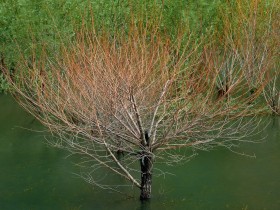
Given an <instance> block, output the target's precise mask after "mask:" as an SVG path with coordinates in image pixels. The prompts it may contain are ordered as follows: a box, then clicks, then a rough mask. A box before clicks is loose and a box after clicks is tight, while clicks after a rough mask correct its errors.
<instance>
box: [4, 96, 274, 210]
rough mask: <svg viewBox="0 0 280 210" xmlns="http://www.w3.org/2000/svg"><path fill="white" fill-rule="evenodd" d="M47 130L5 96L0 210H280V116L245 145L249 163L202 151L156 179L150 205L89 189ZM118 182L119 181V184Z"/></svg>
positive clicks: (223, 152)
mask: <svg viewBox="0 0 280 210" xmlns="http://www.w3.org/2000/svg"><path fill="white" fill-rule="evenodd" d="M28 129H34V130H42V129H43V128H42V127H41V126H40V125H39V123H38V122H36V121H35V120H34V118H33V117H31V116H30V115H29V114H27V113H26V112H25V111H23V110H22V109H21V108H20V107H19V106H18V105H17V104H16V103H15V102H14V100H13V99H12V98H11V97H9V96H5V95H0V210H2V209H3V210H6V209H7V210H9V209H15V210H17V209H24V210H25V209H40V210H41V209H96V210H98V209H122V210H123V209H160V210H163V209H176V210H177V209H190V210H192V209H206V210H208V209H213V210H219V209H246V210H248V209H252V210H257V209H267V210H274V209H275V210H278V209H280V167H279V163H280V118H279V117H278V118H277V117H275V118H272V119H271V123H270V125H269V126H268V127H267V128H266V129H265V130H264V131H263V132H262V133H261V134H260V135H261V136H266V142H264V143H260V144H247V145H242V147H241V151H245V152H246V153H248V154H255V155H256V156H257V158H248V157H244V156H239V155H236V154H234V153H231V152H229V151H227V150H223V149H219V150H215V151H211V152H201V153H200V155H199V156H197V157H196V158H194V159H193V160H192V161H190V162H188V163H186V164H184V165H180V166H176V167H165V168H162V167H161V169H162V170H164V171H167V172H171V173H173V174H175V175H174V176H173V175H167V176H166V177H163V176H161V177H155V178H154V180H153V198H152V200H151V201H150V202H149V203H145V204H144V205H143V204H141V203H140V202H139V201H138V193H139V192H138V191H137V190H136V189H134V190H133V189H128V192H129V191H131V194H132V195H135V197H134V198H130V199H128V198H126V197H124V196H122V195H120V194H116V193H110V192H108V191H105V190H102V189H99V188H97V187H94V186H91V185H89V184H87V183H85V182H84V181H83V180H82V179H80V178H77V177H76V176H75V175H73V174H72V172H78V171H77V170H78V169H77V168H75V167H74V165H73V164H72V163H71V159H66V158H65V157H66V156H67V153H66V152H65V151H61V150H58V149H55V148H51V147H48V146H47V145H46V144H45V143H44V133H41V132H32V131H30V130H28ZM116 182H118V180H116Z"/></svg>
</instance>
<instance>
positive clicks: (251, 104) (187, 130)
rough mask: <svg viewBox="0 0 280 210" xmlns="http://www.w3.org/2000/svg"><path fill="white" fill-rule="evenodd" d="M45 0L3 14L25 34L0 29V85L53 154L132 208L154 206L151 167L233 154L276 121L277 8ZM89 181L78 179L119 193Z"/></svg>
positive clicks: (272, 4)
mask: <svg viewBox="0 0 280 210" xmlns="http://www.w3.org/2000/svg"><path fill="white" fill-rule="evenodd" d="M27 2H29V4H27ZM44 2H45V3H43V1H42V2H41V1H39V2H37V1H36V3H35V2H33V3H31V1H27V0H26V1H16V2H14V4H15V5H13V6H14V7H12V8H10V9H15V11H14V12H15V14H18V15H19V16H18V17H19V19H17V18H15V19H14V20H13V21H12V22H10V24H11V25H12V26H16V23H18V24H20V23H22V24H26V25H25V26H26V27H22V24H21V27H20V28H16V27H15V28H13V29H11V28H12V27H11V25H9V24H7V26H9V27H7V28H3V32H6V34H5V33H3V34H4V38H6V41H5V42H3V43H1V44H2V45H3V46H6V47H4V48H3V49H4V50H3V52H1V56H2V57H1V70H2V75H4V77H3V76H2V77H0V78H2V79H1V80H0V81H1V83H2V85H1V87H2V89H3V90H6V89H9V91H10V92H11V93H12V94H13V95H14V96H15V98H16V99H17V100H18V102H19V103H20V105H21V106H23V107H24V108H25V109H26V110H27V111H29V112H30V113H31V114H32V115H33V116H35V117H36V118H37V119H38V120H39V121H40V122H41V123H42V124H44V125H45V126H46V127H48V128H49V130H50V131H51V132H52V133H53V134H54V137H56V138H55V140H53V142H52V145H53V146H54V147H58V148H62V149H65V150H67V151H69V152H70V153H71V154H73V155H78V156H80V157H81V158H82V159H83V162H81V163H79V164H81V166H82V167H84V168H87V169H90V168H97V169H98V168H106V169H108V170H109V171H111V172H112V173H114V174H115V175H117V176H120V177H122V178H123V179H124V180H126V181H127V183H128V185H130V186H133V187H136V188H139V190H140V200H149V199H150V198H151V192H152V177H153V167H154V164H156V160H160V161H163V162H165V163H166V164H174V163H179V162H181V161H186V160H189V159H191V158H192V157H193V156H195V155H196V154H197V152H196V150H204V151H205V150H206V151H207V150H211V149H213V148H215V147H225V148H227V149H229V150H230V151H233V152H236V150H235V148H236V147H237V146H238V144H239V143H241V142H248V141H249V140H246V137H248V136H254V135H256V133H257V130H258V129H259V123H261V122H260V121H258V120H256V118H255V117H254V116H257V115H258V114H263V113H267V114H276V115H279V114H280V87H279V86H280V81H279V73H280V72H279V62H280V61H279V44H280V43H279V42H280V39H279V28H280V23H279V21H278V20H279V15H280V13H279V11H280V2H278V1H273V0H271V1H266V2H264V1H259V0H253V1H242V0H237V1H226V2H223V3H222V2H221V1H212V2H211V3H206V1H203V0H201V1H171V0H170V1H163V0H162V1H156V0H154V1H145V2H144V3H139V2H138V3H137V1H134V0H130V1H100V2H99V3H96V2H95V1H87V3H86V4H84V5H82V4H81V5H79V7H78V5H76V6H73V4H74V3H68V2H67V1H63V2H58V3H54V2H52V1H44ZM4 4H5V3H4ZM20 4H21V5H20ZM22 5H25V6H26V7H22ZM5 6H6V7H8V6H10V4H8V3H6V4H5ZM19 6H21V7H19ZM29 7H30V8H31V11H32V13H31V16H29V17H28V18H26V19H24V17H25V16H24V14H25V15H27V14H29V15H30V13H28V12H27V11H24V9H23V8H25V9H26V8H29ZM51 7H57V8H61V9H62V10H58V9H57V10H54V11H53V12H52V10H51ZM30 8H29V9H30ZM23 11H24V12H25V13H24V12H23ZM66 11H67V12H66ZM5 12H6V13H7V12H10V10H5V9H2V10H1V13H5ZM32 14H33V15H35V14H36V17H37V18H38V19H34V20H32V17H35V16H33V15H32ZM21 15H23V18H20V17H21ZM6 17H8V16H6ZM30 18H31V19H30ZM3 21H4V19H3V20H2V22H3ZM5 21H6V22H7V21H8V19H7V20H5ZM17 21H18V22H17ZM21 21H23V22H21ZM25 21H26V22H25ZM70 23H71V24H70ZM64 26H65V27H64ZM4 29H5V30H4ZM19 29H21V30H23V31H18V30H19ZM20 32H21V33H20ZM9 33H10V34H9ZM8 35H11V38H9V39H8V38H7V36H8ZM19 35H22V36H19ZM9 50H11V51H9ZM10 53H12V54H10ZM6 84H9V85H10V86H7V85H6ZM247 116H253V117H252V118H250V119H251V120H250V119H249V120H248V118H246V117H247ZM256 141H258V140H257V139H256ZM249 142H251V141H249ZM182 149H186V151H188V152H187V153H186V154H185V155H179V154H178V151H181V150H182ZM176 152H177V153H176ZM135 163H138V164H135ZM94 174H95V169H94V170H90V172H88V173H83V174H81V177H82V178H83V179H85V181H87V182H89V183H91V184H96V185H98V186H101V187H102V188H104V189H110V190H113V191H117V192H118V191H119V189H118V186H116V187H114V186H108V185H107V184H106V182H105V183H97V182H96V180H95V177H94Z"/></svg>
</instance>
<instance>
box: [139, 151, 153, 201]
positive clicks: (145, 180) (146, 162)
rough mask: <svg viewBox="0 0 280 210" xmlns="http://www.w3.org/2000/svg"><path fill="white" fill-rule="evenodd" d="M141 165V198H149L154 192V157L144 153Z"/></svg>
mask: <svg viewBox="0 0 280 210" xmlns="http://www.w3.org/2000/svg"><path fill="white" fill-rule="evenodd" d="M140 165H141V194H140V200H142V201H143V200H149V199H150V198H151V193H152V167H153V158H152V157H151V156H150V155H148V154H143V156H142V158H141V159H140Z"/></svg>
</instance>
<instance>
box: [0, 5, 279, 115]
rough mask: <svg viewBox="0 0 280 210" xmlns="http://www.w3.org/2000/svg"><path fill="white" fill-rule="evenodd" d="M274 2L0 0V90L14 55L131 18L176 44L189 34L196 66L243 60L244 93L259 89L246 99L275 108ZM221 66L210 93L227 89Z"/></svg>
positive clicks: (117, 28) (110, 31)
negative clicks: (198, 58)
mask: <svg viewBox="0 0 280 210" xmlns="http://www.w3.org/2000/svg"><path fill="white" fill-rule="evenodd" d="M279 5H280V4H279V2H277V1H274V0H271V1H265V2H264V1H259V0H254V1H241V0H239V1H225V2H223V1H204V0H199V1H193V0H189V1H156V0H153V1H144V2H141V3H139V2H137V1H133V0H130V1H127V0H125V1H86V2H83V3H79V2H78V1H71V2H68V1H57V2H55V1H36V2H34V1H31V0H21V1H2V3H1V9H0V14H1V15H0V16H1V18H0V31H1V33H0V40H1V43H0V46H1V49H0V56H1V62H0V67H1V73H0V91H2V92H7V91H9V90H11V88H10V87H9V84H8V82H7V80H6V78H5V76H4V69H6V70H8V71H9V72H10V73H11V74H12V75H14V76H15V77H16V74H17V72H20V71H21V70H20V69H18V68H19V66H20V65H21V64H19V62H22V57H25V59H27V60H29V61H28V62H29V63H32V61H31V59H35V58H34V53H35V54H36V56H37V57H40V55H39V54H40V53H41V52H42V51H48V52H51V53H49V54H48V56H49V58H50V59H51V57H52V56H53V57H55V56H59V53H60V50H61V48H62V47H63V46H65V45H67V43H68V44H69V43H71V42H73V41H75V39H76V37H77V36H76V35H77V34H78V33H80V32H81V30H83V28H87V29H89V30H92V29H93V28H94V31H95V33H99V32H100V33H106V34H107V35H109V36H112V37H114V36H115V34H117V33H120V32H121V31H122V30H124V31H128V30H129V27H130V24H131V23H132V21H134V23H137V24H139V25H141V24H144V25H145V24H147V25H149V26H148V27H150V29H152V26H153V25H154V26H155V27H157V28H158V29H157V30H159V31H160V33H159V34H161V35H163V36H165V35H167V36H168V37H169V38H170V41H171V42H172V41H175V42H176V39H178V37H179V36H180V38H181V39H182V41H181V44H182V45H184V44H186V43H187V42H188V41H190V40H191V41H192V43H193V44H194V45H197V48H198V53H200V54H201V55H202V54H205V55H202V56H205V57H204V61H203V62H204V63H203V64H201V67H199V68H201V69H202V70H203V69H206V68H217V67H216V66H215V64H214V63H213V62H221V60H223V62H224V66H220V68H224V69H226V68H232V69H233V68H235V69H236V70H235V71H238V70H237V69H238V68H244V66H245V65H246V66H245V68H246V71H244V79H245V80H246V81H247V82H246V83H247V84H244V85H246V86H247V88H248V94H254V93H255V92H257V91H262V93H261V94H259V93H258V97H256V98H255V100H254V101H252V103H251V104H250V107H252V110H254V109H255V111H256V112H258V111H259V108H260V107H261V109H262V111H261V112H262V113H263V112H267V113H268V114H269V113H271V114H277V115H279V113H280V87H279V86H280V79H279V63H280V61H279V60H280V59H279V54H280V52H279V28H280V26H279V21H277V20H278V19H279V13H280V12H279V11H280V9H279V8H280V6H279ZM90 28H91V29H90ZM150 29H149V30H150ZM121 33H122V32H121ZM189 36H191V37H189ZM34 48H36V49H34ZM207 56H208V57H207ZM209 59H212V61H210V60H209ZM211 62H212V63H211ZM207 65H208V66H207ZM209 65H212V66H209ZM241 66H242V67H241ZM226 71H227V70H224V71H222V72H221V75H220V76H219V78H218V81H217V82H216V83H217V97H220V96H222V95H223V94H225V93H226V92H227V91H228V86H229V84H226V83H227V82H229V81H226V80H227V79H226V77H227V76H228V75H226V74H229V73H230V72H226Z"/></svg>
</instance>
